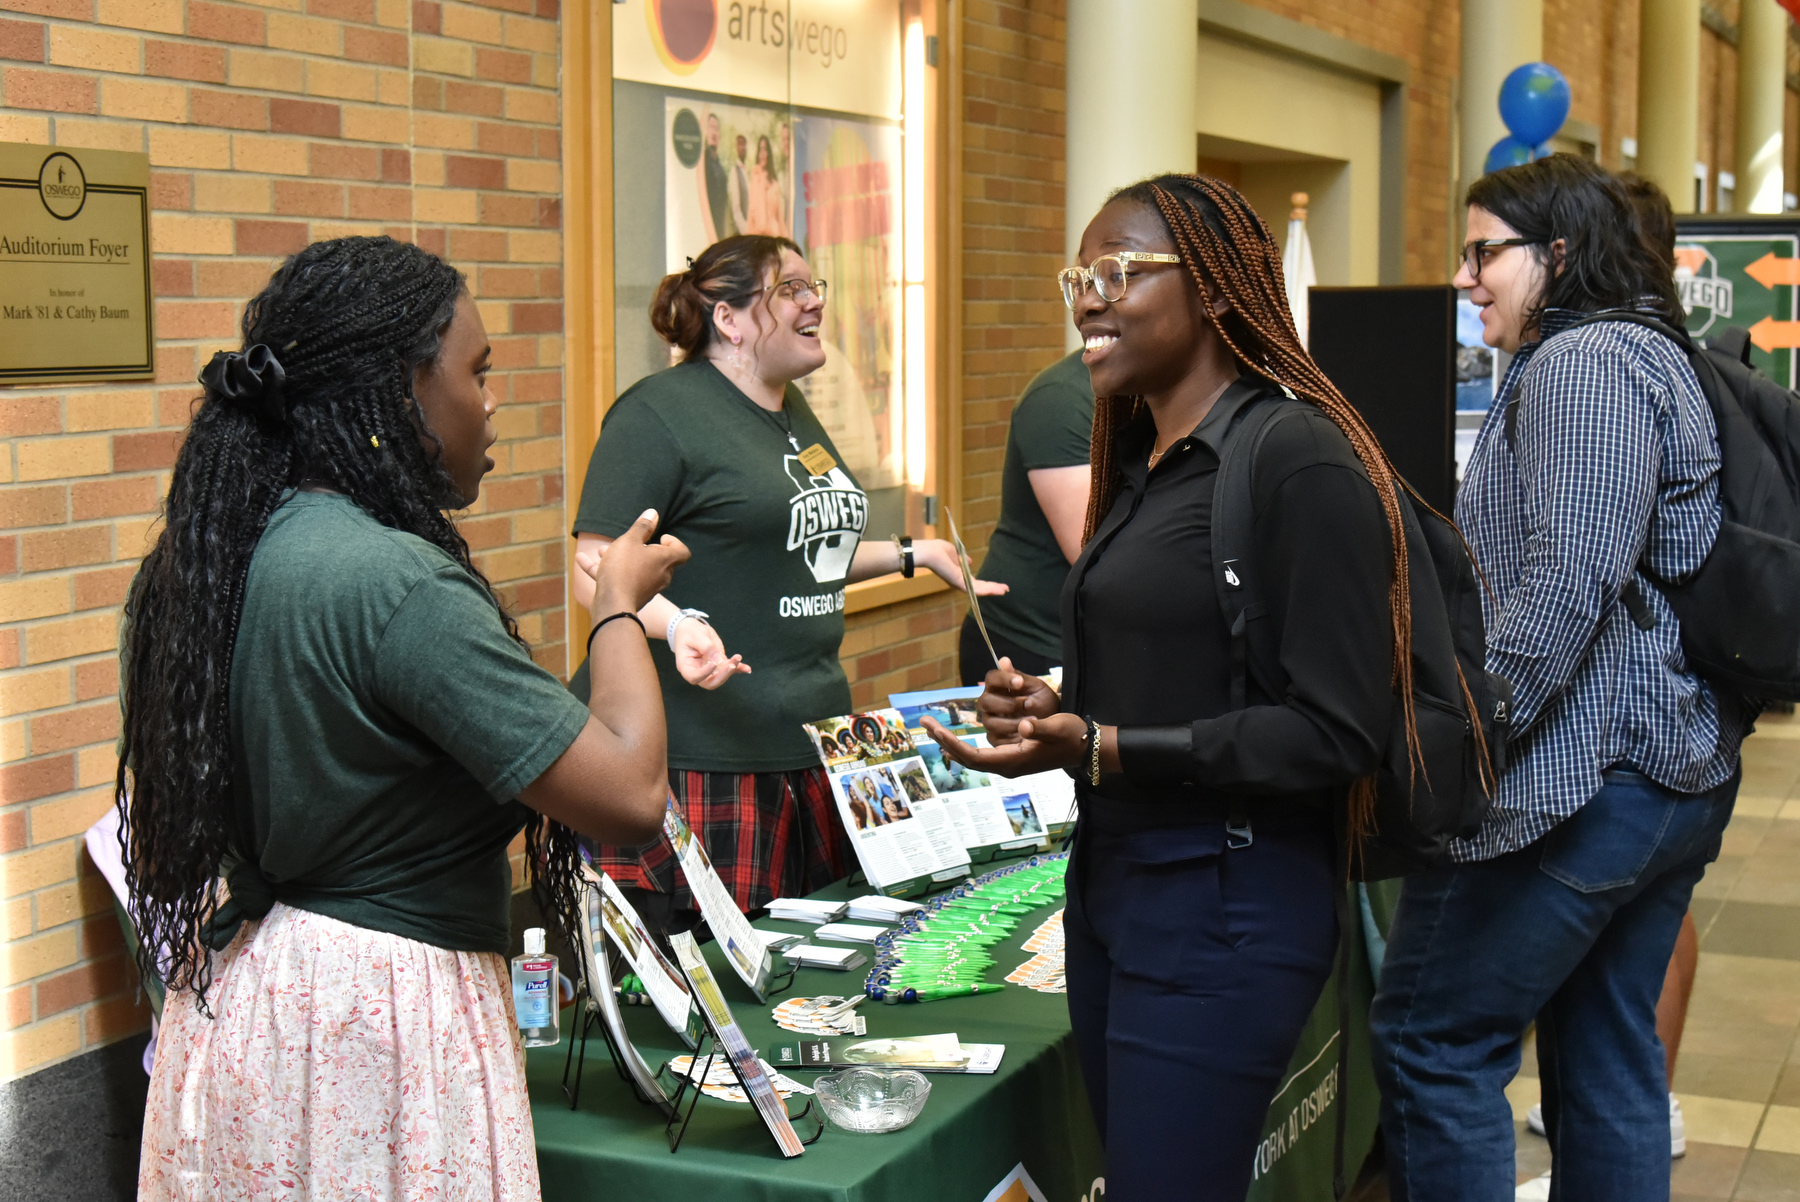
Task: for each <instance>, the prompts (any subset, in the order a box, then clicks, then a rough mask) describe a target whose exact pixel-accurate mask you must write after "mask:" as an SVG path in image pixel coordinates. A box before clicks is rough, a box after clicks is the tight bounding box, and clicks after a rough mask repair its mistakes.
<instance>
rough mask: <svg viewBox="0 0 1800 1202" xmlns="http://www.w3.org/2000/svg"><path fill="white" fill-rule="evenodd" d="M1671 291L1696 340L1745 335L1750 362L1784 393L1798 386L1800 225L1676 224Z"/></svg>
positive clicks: (1777, 221)
mask: <svg viewBox="0 0 1800 1202" xmlns="http://www.w3.org/2000/svg"><path fill="white" fill-rule="evenodd" d="M1675 283H1676V286H1677V287H1678V289H1679V290H1680V292H1681V304H1682V307H1683V308H1685V309H1686V310H1687V314H1688V322H1687V326H1688V331H1689V332H1690V333H1692V334H1693V335H1694V336H1695V337H1697V338H1707V337H1710V336H1713V335H1716V334H1717V333H1718V332H1719V331H1720V330H1722V329H1724V328H1725V327H1727V326H1742V327H1743V328H1744V329H1746V330H1749V331H1750V343H1751V351H1750V361H1751V363H1752V364H1753V365H1755V366H1756V367H1757V368H1758V369H1760V370H1761V371H1762V372H1763V373H1764V374H1765V375H1767V376H1768V377H1769V378H1770V379H1773V380H1779V381H1780V382H1781V383H1782V384H1783V385H1784V386H1785V387H1788V388H1793V387H1796V385H1800V378H1797V376H1796V371H1795V368H1796V354H1795V351H1796V349H1800V307H1797V306H1796V291H1797V290H1800V220H1796V219H1795V218H1793V217H1684V218H1682V219H1681V220H1680V221H1678V222H1677V223H1676V238H1675Z"/></svg>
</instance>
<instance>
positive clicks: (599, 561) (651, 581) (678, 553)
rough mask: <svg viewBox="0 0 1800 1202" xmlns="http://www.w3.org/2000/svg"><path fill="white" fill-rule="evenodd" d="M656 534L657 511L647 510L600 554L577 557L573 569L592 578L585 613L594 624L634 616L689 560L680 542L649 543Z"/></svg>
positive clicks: (670, 538) (665, 539)
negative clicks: (591, 596)
mask: <svg viewBox="0 0 1800 1202" xmlns="http://www.w3.org/2000/svg"><path fill="white" fill-rule="evenodd" d="M655 531H656V510H654V509H646V510H644V512H643V515H642V516H641V517H639V518H638V520H637V521H635V522H633V523H632V524H631V527H630V528H629V529H627V530H626V531H625V532H624V533H623V534H621V535H619V537H618V538H615V539H613V540H612V542H611V543H610V544H608V545H607V547H606V550H605V551H603V552H602V553H601V554H600V555H597V556H588V555H585V554H580V553H577V554H576V556H575V564H576V566H577V567H579V568H580V569H581V570H582V571H584V572H586V573H587V574H588V575H589V576H591V577H593V579H594V603H593V604H592V605H591V606H589V607H588V612H589V613H591V614H593V615H594V618H595V620H596V621H598V620H599V619H601V618H604V617H606V616H607V615H608V614H615V613H618V612H620V611H621V610H627V611H629V612H631V613H636V612H637V611H638V610H640V609H642V608H644V606H645V605H647V604H648V603H649V602H650V599H651V598H652V597H654V596H656V594H658V593H660V592H662V591H663V590H664V589H665V588H668V587H669V582H670V581H671V580H673V579H674V578H675V569H676V568H678V567H680V566H681V565H682V564H684V563H686V562H687V561H688V556H689V551H688V549H687V547H686V545H685V544H683V543H682V541H681V540H680V539H678V538H676V537H675V536H674V535H672V534H665V535H663V536H662V537H661V538H660V539H658V540H656V541H655V542H651V541H650V536H651V535H652V534H653V533H654V532H655ZM684 625H685V623H684Z"/></svg>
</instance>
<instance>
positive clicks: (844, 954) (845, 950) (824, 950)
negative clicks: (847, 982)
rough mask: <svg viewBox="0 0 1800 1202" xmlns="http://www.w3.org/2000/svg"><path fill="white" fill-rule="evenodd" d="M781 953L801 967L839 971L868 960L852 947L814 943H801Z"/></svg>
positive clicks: (860, 964)
mask: <svg viewBox="0 0 1800 1202" xmlns="http://www.w3.org/2000/svg"><path fill="white" fill-rule="evenodd" d="M781 954H782V955H784V956H786V957H787V958H788V959H789V960H791V961H793V962H794V963H795V964H798V965H800V966H801V967H803V968H834V969H837V970H838V971H840V972H848V971H849V970H850V969H852V968H860V967H862V966H863V965H864V964H867V963H868V962H869V958H868V957H867V956H865V955H863V954H862V953H861V952H859V951H857V950H856V949H855V948H853V947H820V946H819V945H817V944H814V943H802V944H801V945H800V946H799V947H790V948H788V949H787V950H786V951H785V952H782V953H781Z"/></svg>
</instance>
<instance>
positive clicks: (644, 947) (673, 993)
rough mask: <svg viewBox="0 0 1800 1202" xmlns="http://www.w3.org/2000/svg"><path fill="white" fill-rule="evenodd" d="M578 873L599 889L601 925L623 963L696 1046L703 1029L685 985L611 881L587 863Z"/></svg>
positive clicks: (665, 1016)
mask: <svg viewBox="0 0 1800 1202" xmlns="http://www.w3.org/2000/svg"><path fill="white" fill-rule="evenodd" d="M581 872H582V876H583V877H585V878H586V879H587V880H588V882H589V884H590V885H592V886H595V887H597V888H598V889H599V890H600V900H599V906H600V924H601V926H602V927H604V928H605V930H606V934H607V937H608V938H609V939H611V940H612V942H613V946H614V947H616V948H618V949H619V954H620V955H621V956H623V957H624V958H625V963H627V964H629V965H630V966H631V971H632V972H633V973H635V974H636V975H637V979H638V980H640V981H642V982H643V983H644V992H645V993H648V994H649V995H650V1003H651V1005H653V1006H655V1007H656V1012H657V1013H658V1014H660V1015H662V1019H663V1021H664V1022H666V1023H668V1024H669V1030H671V1031H673V1032H675V1033H676V1034H677V1035H679V1036H681V1039H682V1042H683V1043H685V1044H687V1045H688V1047H690V1048H691V1047H696V1046H698V1044H699V1041H700V1035H701V1033H702V1032H703V1031H704V1030H705V1028H704V1027H702V1026H701V1024H700V1012H699V1010H698V1009H696V1008H695V1006H694V999H693V995H692V994H690V993H689V992H688V987H687V982H686V981H685V980H683V979H682V976H681V974H680V973H678V972H676V971H675V966H674V965H673V964H670V963H669V960H668V957H666V956H664V955H663V954H662V949H661V948H659V947H657V946H656V941H655V940H654V939H652V938H651V937H650V932H649V930H648V929H647V928H646V927H645V926H644V922H643V919H641V918H639V917H638V912H637V910H636V909H635V908H634V907H633V906H632V904H631V902H630V901H629V900H627V899H626V897H625V895H624V894H623V893H621V892H620V891H619V886H618V885H617V884H616V883H615V882H614V881H613V879H612V878H611V877H610V876H608V875H606V874H605V873H604V872H596V871H594V869H593V868H591V867H590V866H588V865H586V864H583V865H582V866H581Z"/></svg>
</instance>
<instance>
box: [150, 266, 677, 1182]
mask: <svg viewBox="0 0 1800 1202" xmlns="http://www.w3.org/2000/svg"><path fill="white" fill-rule="evenodd" d="M488 362H489V347H488V338H487V332H486V330H485V329H483V327H482V321H481V314H480V313H479V311H477V309H476V307H475V302H474V301H473V300H471V299H470V297H469V292H468V289H467V287H466V286H465V285H464V282H463V278H462V275H461V274H460V273H459V272H458V271H457V270H456V269H455V268H454V267H451V266H450V265H449V264H448V263H445V262H444V261H443V260H442V259H440V258H438V257H437V256H436V255H432V254H428V253H427V252H425V251H423V250H420V249H419V248H418V247H416V246H410V245H407V244H406V243H402V242H396V241H394V240H393V239H391V238H340V239H336V240H334V241H330V242H320V243H316V244H314V245H312V246H309V247H307V248H306V249H305V250H303V251H301V252H300V253H299V254H297V255H295V256H294V257H293V258H291V259H289V260H288V261H287V262H286V263H284V264H283V265H282V266H281V268H280V270H278V271H277V272H276V273H275V275H274V278H273V279H271V280H270V282H269V284H268V286H267V287H266V288H265V289H264V290H263V291H262V293H261V294H260V295H259V296H257V297H256V298H255V299H253V300H252V301H251V302H250V304H249V306H248V308H247V309H246V310H245V313H244V319H243V349H242V350H239V351H230V352H225V351H221V352H219V353H218V354H217V355H214V356H213V358H212V361H211V362H210V363H208V365H207V367H206V370H205V371H204V372H202V373H201V376H200V382H201V384H202V385H204V387H205V395H204V396H203V397H202V398H201V400H200V403H199V405H198V406H197V408H196V411H195V414H194V418H193V421H192V424H191V425H190V426H189V427H188V429H187V431H186V437H185V439H184V440H183V442H182V447H181V452H180V455H179V456H178V457H177V459H176V461H175V470H174V473H173V476H172V477H171V479H170V483H169V497H168V504H167V510H166V515H165V516H166V520H165V522H164V525H163V528H162V531H161V533H160V534H159V535H158V537H157V541H156V545H155V546H154V547H153V548H152V549H151V551H150V553H149V554H148V555H147V556H145V558H144V563H143V566H142V568H141V569H139V571H138V574H137V576H136V578H135V579H134V580H133V581H132V585H131V591H130V594H129V596H128V598H127V600H126V604H125V623H124V626H125V629H124V644H123V645H124V652H123V655H122V657H121V660H122V662H121V669H122V672H121V688H120V693H121V699H122V701H123V703H124V704H123V708H124V718H123V732H122V736H121V738H120V742H119V775H118V782H117V802H118V806H119V810H120V819H121V831H122V838H123V841H124V844H125V847H124V853H125V854H124V860H125V870H126V882H127V884H128V886H129V892H130V910H131V917H132V920H133V924H134V925H135V926H136V928H137V933H138V935H139V937H140V948H141V951H140V955H139V967H140V969H141V971H142V972H143V973H144V975H145V976H146V977H147V978H149V977H156V978H160V979H161V980H162V982H163V983H164V984H165V985H166V986H167V989H168V993H167V1003H166V1005H165V1006H164V1009H163V1015H162V1028H161V1032H160V1035H159V1037H158V1039H157V1043H156V1060H155V1064H154V1066H153V1069H152V1072H151V1076H150V1090H149V1101H148V1104H147V1106H146V1107H145V1114H144V1134H143V1145H142V1154H141V1156H140V1158H139V1177H138V1194H137V1196H138V1197H139V1198H143V1199H150V1200H161V1199H176V1198H181V1199H188V1198H253V1197H254V1198H264V1197H269V1196H271V1195H272V1194H276V1193H279V1194H281V1196H284V1197H289V1196H292V1197H314V1198H365V1197H383V1198H390V1197H425V1196H433V1197H437V1196H455V1197H458V1198H488V1199H496V1200H497V1199H507V1200H511V1202H522V1200H529V1199H534V1198H536V1197H537V1196H538V1171H537V1154H536V1145H535V1142H534V1140H533V1135H532V1120H531V1102H530V1098H529V1096H528V1095H527V1092H526V1084H525V1054H524V1047H523V1045H522V1043H521V1041H520V1039H519V1032H518V1017H519V1016H518V1015H517V1014H516V1013H515V1010H514V1006H513V994H512V989H511V986H510V982H509V980H508V976H509V974H508V971H507V963H506V951H507V944H508V935H509V930H510V920H511V902H512V892H513V888H512V884H513V882H512V871H511V868H510V866H509V865H508V861H507V847H508V845H509V844H510V843H511V842H512V840H513V837H514V836H515V835H517V834H518V833H519V831H520V830H521V829H523V830H524V831H525V835H526V843H525V846H526V861H527V865H528V869H529V871H530V873H531V876H532V880H533V884H534V886H535V887H536V888H537V891H538V898H539V903H540V905H541V906H542V907H543V909H544V912H545V916H546V918H547V920H548V921H549V924H550V925H551V926H555V927H558V928H560V929H561V930H562V932H563V933H564V934H565V935H572V934H573V933H574V931H575V930H576V924H577V923H578V922H579V921H580V919H579V917H578V914H579V911H578V908H577V905H576V898H575V891H576V888H577V881H578V877H577V875H576V874H577V871H578V867H579V854H580V850H579V846H578V844H577V842H576V837H577V834H578V833H579V834H581V835H586V836H590V837H595V838H610V839H621V840H631V839H641V838H648V837H649V836H650V835H651V834H652V833H654V832H655V831H656V830H658V829H659V827H660V825H661V820H662V815H663V799H664V797H665V790H664V779H665V773H666V772H667V767H666V764H667V761H666V759H665V756H664V748H665V731H664V726H663V712H662V702H661V697H660V695H659V693H658V684H657V679H656V672H655V670H654V668H653V667H652V665H651V662H650V653H649V651H648V650H647V649H646V647H645V640H644V635H643V632H642V629H641V628H640V626H639V622H638V619H637V616H636V610H637V609H638V608H639V607H641V606H642V605H643V603H644V601H645V600H646V599H647V598H649V597H651V596H653V595H654V594H655V593H656V592H657V591H658V590H659V589H661V588H663V587H665V586H666V585H667V583H668V581H669V579H670V574H671V572H672V571H673V570H674V568H675V566H676V565H677V564H679V563H680V562H681V561H682V560H683V559H685V558H686V554H687V553H686V551H685V550H683V549H682V547H681V546H680V544H679V543H676V542H675V541H674V540H672V539H668V538H664V539H663V540H662V545H654V544H647V541H646V540H648V539H649V537H650V534H651V531H652V530H653V529H654V527H655V516H656V515H654V514H648V513H646V514H642V515H639V517H638V520H637V521H636V522H634V523H633V525H632V527H631V529H630V531H629V532H628V533H626V534H623V535H621V537H620V539H619V541H618V542H617V543H616V544H614V547H613V549H612V552H611V554H609V555H608V556H607V557H606V564H605V566H604V567H603V568H596V564H595V562H594V561H593V560H592V559H590V560H589V561H588V562H587V563H586V564H584V565H583V570H584V572H589V571H596V570H597V573H598V579H597V580H596V579H595V578H594V577H593V576H590V577H589V580H590V584H591V586H592V587H593V588H594V589H595V591H596V592H597V593H598V595H599V598H600V599H599V600H598V601H597V602H596V604H595V606H594V612H595V614H596V616H597V617H598V619H599V620H598V621H596V622H595V624H594V627H593V631H592V633H591V634H590V635H589V639H588V641H589V644H590V647H591V653H592V657H593V662H594V663H595V665H596V668H595V680H596V682H597V683H596V686H595V688H594V690H593V697H592V699H591V701H590V703H589V704H588V705H582V704H581V703H580V702H578V701H576V700H575V699H574V698H573V697H571V696H570V695H569V694H568V692H567V691H566V690H564V688H563V686H562V683H561V682H560V681H558V680H557V679H556V678H555V677H554V676H551V675H550V673H548V672H546V671H545V670H544V669H542V668H540V667H538V666H537V664H535V663H533V662H532V659H531V655H530V653H529V651H528V650H527V649H526V647H525V645H524V643H523V642H522V641H521V640H520V638H519V636H518V628H517V627H516V626H515V625H514V623H513V621H512V619H511V618H509V617H508V616H507V615H506V613H505V611H504V610H502V609H501V607H500V603H499V601H498V600H497V599H496V598H495V596H494V593H493V590H492V589H491V588H490V587H489V585H488V581H487V579H486V578H485V577H484V576H483V575H482V574H481V572H480V571H479V570H478V569H477V568H476V567H475V565H474V564H473V563H471V562H470V559H469V546H468V543H467V542H465V541H464V539H463V536H462V535H461V534H460V533H459V532H458V531H457V528H456V525H455V523H454V522H453V521H452V520H451V519H450V517H449V515H448V513H447V512H446V511H447V510H454V509H464V508H467V507H468V506H469V505H472V504H473V503H474V502H475V500H476V498H477V496H478V495H479V493H480V491H481V480H482V477H483V476H484V475H485V474H486V473H487V472H488V471H489V470H491V469H492V468H493V466H494V463H493V460H492V459H490V458H488V455H487V451H488V448H489V447H490V446H492V445H493V443H494V437H495V434H494V424H493V420H492V419H493V413H494V408H495V405H496V403H497V402H496V401H495V398H494V394H493V393H492V392H491V391H489V389H488V386H487V376H488ZM221 875H223V876H224V877H225V878H226V881H227V883H228V884H229V888H230V894H229V900H227V898H226V897H225V895H223V894H222V893H221V891H220V889H219V887H218V882H219V877H220V876H221Z"/></svg>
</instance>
